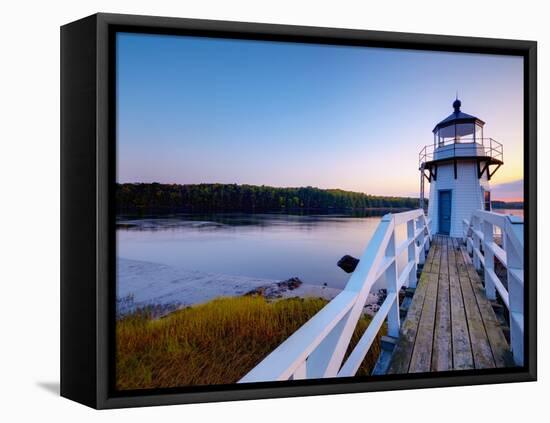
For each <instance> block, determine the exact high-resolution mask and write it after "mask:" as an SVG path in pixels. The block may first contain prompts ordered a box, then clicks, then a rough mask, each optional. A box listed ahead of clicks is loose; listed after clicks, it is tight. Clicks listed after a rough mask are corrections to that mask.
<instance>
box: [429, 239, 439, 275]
mask: <svg viewBox="0 0 550 423" xmlns="http://www.w3.org/2000/svg"><path fill="white" fill-rule="evenodd" d="M433 248H434V256H433V260H432V269H431V273H436V274H439V260H441V237H440V236H439V235H438V236H437V238H436V242H435V243H434V246H433Z"/></svg>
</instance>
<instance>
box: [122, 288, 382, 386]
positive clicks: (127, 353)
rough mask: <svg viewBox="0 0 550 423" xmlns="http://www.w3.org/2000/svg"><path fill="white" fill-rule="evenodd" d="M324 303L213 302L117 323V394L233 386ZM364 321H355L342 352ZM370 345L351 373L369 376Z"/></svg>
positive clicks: (247, 299) (253, 298)
mask: <svg viewBox="0 0 550 423" xmlns="http://www.w3.org/2000/svg"><path fill="white" fill-rule="evenodd" d="M326 303H327V301H326V300H323V299H316V298H308V299H300V298H291V299H283V300H278V301H272V302H268V301H266V300H265V299H264V298H263V297H260V296H243V297H235V298H219V299H215V300H213V301H210V302H208V303H205V304H202V305H197V306H194V307H189V308H186V309H182V310H178V311H175V312H173V313H170V314H169V315H167V316H166V317H164V318H161V319H152V318H151V317H150V314H149V313H147V312H146V311H140V312H136V313H134V314H132V315H130V316H127V317H125V318H123V319H120V320H118V321H117V326H116V344H117V351H116V385H117V388H118V389H120V390H129V389H146V388H167V387H179V386H186V385H212V384H227V383H235V382H237V381H238V380H239V379H241V378H242V377H243V376H244V375H245V374H246V373H247V372H248V371H249V370H251V369H252V368H253V367H254V366H255V365H256V364H258V363H259V362H260V361H261V360H262V359H263V358H264V357H265V356H266V355H267V354H269V353H270V352H271V351H273V350H274V349H275V348H276V347H277V346H278V345H280V344H281V342H283V341H284V340H285V339H286V338H288V337H289V336H290V335H292V333H294V332H295V331H296V330H297V329H298V328H299V327H300V326H302V325H303V324H304V323H305V322H306V321H307V320H309V319H310V318H311V317H312V316H313V315H314V314H315V313H317V312H318V311H319V310H320V309H321V308H322V307H323V306H325V305H326ZM369 322H370V318H369V317H367V316H365V317H363V318H361V320H360V321H359V324H358V326H357V329H356V331H355V333H354V335H353V338H352V343H351V345H350V349H351V348H353V346H354V345H355V344H356V343H357V341H358V340H359V338H360V336H361V334H362V333H363V332H364V331H365V329H366V327H367V326H368V323H369ZM379 348H380V347H379V339H377V340H376V341H375V342H374V344H373V346H372V347H371V350H370V351H369V353H368V354H367V357H366V358H365V360H364V362H363V364H362V366H361V368H360V370H359V372H358V374H360V375H365V374H369V373H370V370H371V369H372V367H373V366H374V363H375V361H376V359H377V357H378V354H379V351H380V349H379Z"/></svg>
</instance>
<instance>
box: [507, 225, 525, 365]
mask: <svg viewBox="0 0 550 423" xmlns="http://www.w3.org/2000/svg"><path fill="white" fill-rule="evenodd" d="M511 231H514V232H515V236H516V238H517V239H519V240H520V241H521V243H523V223H522V222H521V223H520V222H516V223H514V220H512V217H511V216H508V222H507V225H506V227H505V228H503V234H504V236H505V237H506V242H505V245H506V264H507V267H508V269H507V270H508V298H509V303H510V310H509V311H510V344H511V345H510V346H511V348H512V353H513V355H514V361H515V363H516V364H517V365H518V366H523V361H524V359H523V355H524V354H523V353H524V330H523V316H524V312H523V301H524V290H525V287H524V269H523V263H524V258H523V248H522V251H517V249H516V248H515V246H514V243H513V242H512V240H511V239H510V237H511V236H512V234H511V233H510V232H511Z"/></svg>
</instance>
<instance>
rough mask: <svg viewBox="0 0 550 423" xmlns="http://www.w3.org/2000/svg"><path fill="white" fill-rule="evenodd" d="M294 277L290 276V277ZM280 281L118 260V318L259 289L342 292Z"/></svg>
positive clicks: (278, 293)
mask: <svg viewBox="0 0 550 423" xmlns="http://www.w3.org/2000/svg"><path fill="white" fill-rule="evenodd" d="M290 276H292V275H289V277H290ZM280 282H281V281H277V280H270V279H261V278H253V277H248V276H233V275H224V274H217V273H205V272H199V271H193V270H188V269H183V268H179V267H175V266H168V265H164V264H159V263H151V262H145V261H138V260H130V259H125V258H120V257H119V258H117V316H123V315H126V314H128V313H131V312H133V311H135V310H136V309H140V308H143V307H153V308H155V310H157V311H158V314H165V313H167V312H170V311H173V310H176V309H179V308H182V307H187V306H192V305H195V304H200V303H204V302H207V301H210V300H212V299H214V298H217V297H233V296H240V295H245V294H246V293H248V292H250V291H253V290H256V289H258V288H268V289H269V291H270V292H271V293H272V296H274V297H277V298H290V297H301V298H305V297H321V298H324V299H327V300H331V299H332V298H334V297H335V296H336V295H338V293H340V292H341V290H340V289H336V288H329V287H325V286H318V285H310V284H305V283H304V284H302V285H300V286H299V287H297V288H295V289H292V290H289V289H285V288H280V287H278V284H279V283H280ZM378 299H379V296H378V295H377V294H369V299H368V301H367V306H366V308H365V312H367V313H368V314H373V313H374V312H375V311H376V310H377V306H376V303H377V302H378Z"/></svg>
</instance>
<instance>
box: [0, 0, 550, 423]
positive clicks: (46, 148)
mask: <svg viewBox="0 0 550 423" xmlns="http://www.w3.org/2000/svg"><path fill="white" fill-rule="evenodd" d="M545 3H546V2H542V1H530V0H524V1H521V2H518V1H501V2H490V1H486V2H482V1H478V0H475V1H472V0H461V1H460V2H442V1H441V0H433V1H423V0H417V1H408V0H393V1H385V2H384V1H365V0H362V1H356V2H354V1H346V0H338V1H332V2H326V1H322V0H316V1H311V2H306V1H301V2H300V1H299V0H265V1H258V0H250V1H247V0H232V1H227V0H225V1H224V0H219V1H215V0H188V1H179V2H175V1H166V0H148V1H142V0H124V1H122V0H120V1H113V0H94V1H89V0H83V1H34V2H31V1H25V0H19V1H17V2H16V1H11V2H5V3H3V4H2V9H1V10H2V24H1V26H0V31H1V37H0V47H1V48H0V52H1V53H0V55H1V56H0V57H1V63H0V108H1V113H0V116H1V118H0V177H1V179H0V180H1V181H2V182H1V186H2V190H1V194H0V225H1V226H0V287H1V290H0V293H1V294H0V328H1V332H0V333H1V335H0V420H2V421H5V422H14V421H57V420H59V421H78V422H88V421H96V420H98V419H101V420H103V421H113V422H115V421H116V422H123V421H131V422H138V421H147V422H151V421H156V422H163V421H185V422H194V421H210V420H212V421H216V420H218V421H223V422H228V421H239V422H246V421H251V422H252V421H254V422H259V421H261V422H271V421H274V422H275V421H281V420H282V419H284V420H286V421H312V422H317V421H339V422H344V421H345V420H347V419H349V420H356V419H359V420H362V421H369V420H371V419H372V420H378V421H381V420H382V421H394V420H395V421H396V420H398V419H400V420H403V421H407V422H410V423H413V422H416V421H422V422H427V421H437V422H440V421H445V422H448V423H450V422H461V423H463V422H484V421H498V422H504V421H526V422H528V421H541V420H542V419H543V418H545V419H546V418H548V411H547V401H548V392H550V384H549V383H548V378H549V376H550V375H549V371H548V369H549V367H550V355H549V348H548V347H549V337H550V336H549V333H550V322H549V313H550V311H549V309H550V300H549V297H550V289H549V288H548V286H547V282H548V279H549V276H550V274H549V272H548V270H547V269H548V268H547V267H543V266H540V273H539V328H540V330H539V363H540V364H539V382H537V383H524V384H509V385H493V386H478V387H465V388H446V389H431V390H417V391H402V392H385V393H371V394H354V395H337V396H329V397H310V398H298V399H296V398H294V399H279V400H269V401H266V400H263V401H246V402H234V403H220V404H207V405H187V406H172V407H155V408H148V409H130V410H117V411H108V412H105V411H103V412H96V411H92V410H90V409H87V408H85V407H83V406H81V405H77V404H75V403H72V402H70V401H68V400H65V399H62V398H60V397H58V396H57V394H56V393H55V391H56V390H57V389H58V388H57V386H58V381H59V376H58V375H59V364H58V362H59V359H58V356H59V334H58V330H59V324H58V322H59V312H58V310H59V26H60V25H62V24H64V23H67V22H69V21H72V20H75V19H78V18H81V17H83V16H86V15H89V14H92V13H95V12H98V11H104V12H119V13H136V14H152V15H166V16H175V17H189V18H206V19H224V20H236V21H256V22H268V23H281V24H300V25H315V26H331V27H342V28H357V29H374V30H389V31H409V32H418V33H439V34H449V35H472V36H482V37H501V38H518V39H534V40H538V42H539V148H540V150H539V156H540V157H542V158H543V159H542V160H540V164H541V169H540V172H539V181H540V185H541V186H542V188H541V189H540V190H539V196H540V197H539V204H540V208H539V216H540V223H539V240H544V239H546V240H547V239H549V238H550V233H549V227H550V225H549V224H548V223H547V221H544V220H543V218H542V217H543V216H545V215H546V216H548V215H549V213H550V206H549V196H548V189H547V186H546V188H544V183H548V182H550V179H549V178H550V167H549V166H545V165H544V164H545V163H544V158H545V157H548V156H549V155H550V149H549V147H548V142H549V138H550V133H549V130H548V125H550V122H549V121H548V120H547V119H546V118H547V117H548V116H550V107H549V92H548V88H549V83H550V78H549V77H548V75H550V31H549V30H548V11H547V10H545ZM549 254H550V248H549V247H548V243H547V242H546V243H543V242H539V262H540V263H541V264H544V260H545V259H547V258H548V256H549ZM545 391H546V393H545ZM537 415H540V416H541V417H539V418H537ZM542 416H544V417H542Z"/></svg>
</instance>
